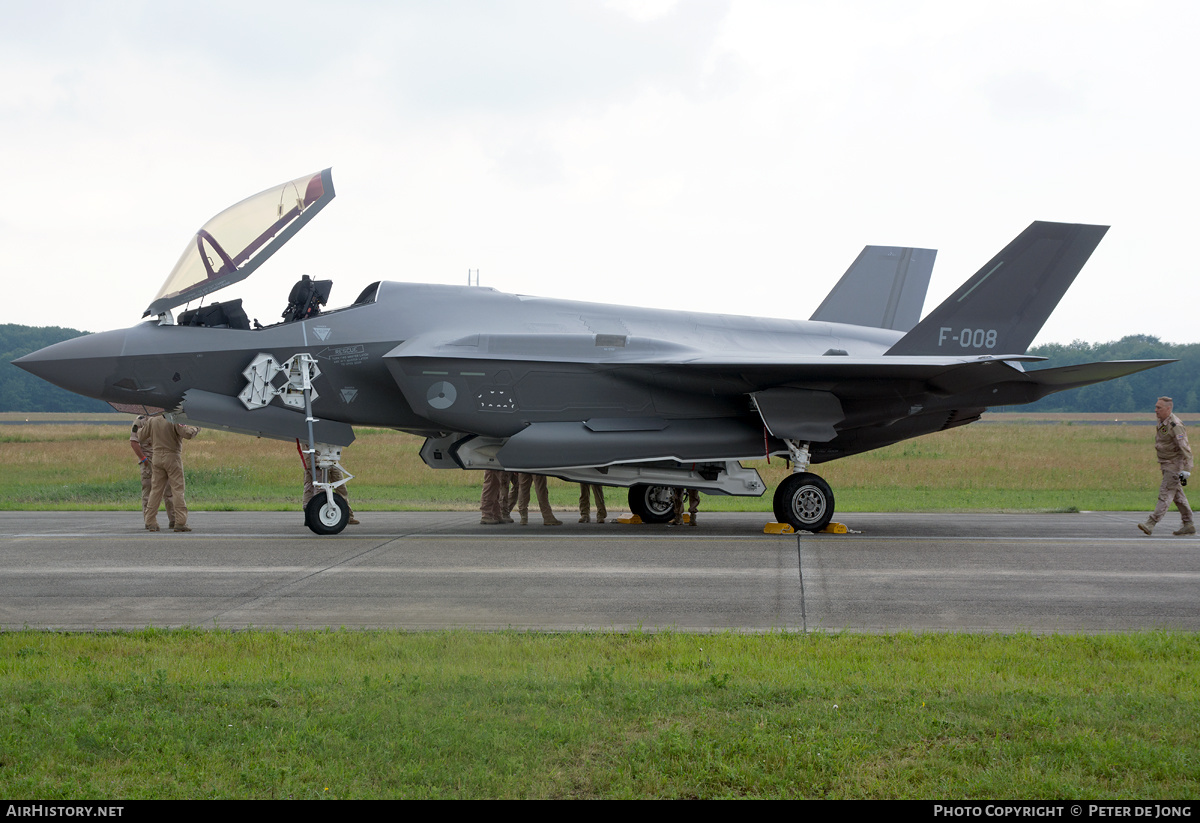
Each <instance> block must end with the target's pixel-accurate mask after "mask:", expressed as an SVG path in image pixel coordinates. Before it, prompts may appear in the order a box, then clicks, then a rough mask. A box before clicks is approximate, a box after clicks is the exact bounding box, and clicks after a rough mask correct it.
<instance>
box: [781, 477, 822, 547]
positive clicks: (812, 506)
mask: <svg viewBox="0 0 1200 823" xmlns="http://www.w3.org/2000/svg"><path fill="white" fill-rule="evenodd" d="M775 519H776V520H778V521H779V522H780V523H787V524H788V525H790V526H791V527H792V528H793V529H795V530H796V531H800V530H801V529H803V530H804V531H810V532H819V531H821V530H822V529H824V528H825V527H826V526H828V525H829V521H830V520H832V519H833V490H832V489H830V488H829V484H828V483H826V482H825V481H824V480H822V479H821V478H820V477H818V476H817V475H815V474H812V473H810V472H800V473H799V474H791V475H788V476H787V477H786V478H784V480H783V482H782V483H780V484H779V487H778V488H777V489H775Z"/></svg>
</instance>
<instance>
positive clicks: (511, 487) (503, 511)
mask: <svg viewBox="0 0 1200 823" xmlns="http://www.w3.org/2000/svg"><path fill="white" fill-rule="evenodd" d="M519 492H520V489H519V487H518V485H517V473H516V472H500V495H499V497H500V519H501V520H502V521H504V522H505V523H511V522H513V519H512V510H513V508H514V507H515V506H516V505H517V495H518V494H519Z"/></svg>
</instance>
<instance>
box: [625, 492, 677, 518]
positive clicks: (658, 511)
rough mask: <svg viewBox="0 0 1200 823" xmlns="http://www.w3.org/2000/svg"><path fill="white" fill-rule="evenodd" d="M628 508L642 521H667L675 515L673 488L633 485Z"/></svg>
mask: <svg viewBox="0 0 1200 823" xmlns="http://www.w3.org/2000/svg"><path fill="white" fill-rule="evenodd" d="M629 510H630V511H631V512H633V513H634V514H636V515H637V516H638V517H640V518H642V522H643V523H668V522H670V521H671V518H673V517H674V516H675V490H674V489H672V488H671V487H670V486H634V487H633V488H631V489H630V490H629Z"/></svg>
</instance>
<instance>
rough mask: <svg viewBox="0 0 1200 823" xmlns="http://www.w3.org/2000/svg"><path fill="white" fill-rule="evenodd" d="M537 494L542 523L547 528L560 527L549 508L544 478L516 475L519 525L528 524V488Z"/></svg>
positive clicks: (543, 476)
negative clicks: (531, 487) (519, 515)
mask: <svg viewBox="0 0 1200 823" xmlns="http://www.w3.org/2000/svg"><path fill="white" fill-rule="evenodd" d="M530 486H533V491H534V493H535V494H537V501H538V508H539V509H541V512H542V523H543V524H544V525H547V526H561V525H562V521H561V520H559V519H558V518H557V517H555V516H554V510H553V509H551V508H550V493H549V491H548V490H547V489H546V476H545V475H543V474H519V475H517V488H518V491H517V511H519V512H520V513H521V525H522V526H524V525H525V524H526V523H528V522H529V487H530Z"/></svg>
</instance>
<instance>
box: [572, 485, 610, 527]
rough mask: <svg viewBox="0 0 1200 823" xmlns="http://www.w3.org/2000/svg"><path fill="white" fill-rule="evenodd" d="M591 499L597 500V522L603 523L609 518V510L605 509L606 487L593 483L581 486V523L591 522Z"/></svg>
mask: <svg viewBox="0 0 1200 823" xmlns="http://www.w3.org/2000/svg"><path fill="white" fill-rule="evenodd" d="M590 497H594V498H596V522H597V523H603V522H604V520H605V518H607V517H608V509H606V508H604V487H603V486H596V485H594V484H591V483H580V484H579V522H580V523H590V522H591V519H592V517H591V515H592V505H591V504H592V501H591V500H590V499H589V498H590Z"/></svg>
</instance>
